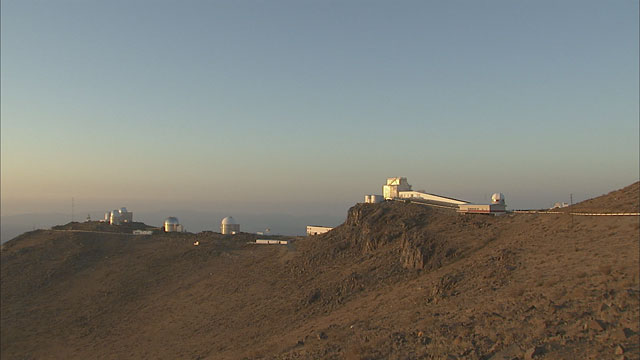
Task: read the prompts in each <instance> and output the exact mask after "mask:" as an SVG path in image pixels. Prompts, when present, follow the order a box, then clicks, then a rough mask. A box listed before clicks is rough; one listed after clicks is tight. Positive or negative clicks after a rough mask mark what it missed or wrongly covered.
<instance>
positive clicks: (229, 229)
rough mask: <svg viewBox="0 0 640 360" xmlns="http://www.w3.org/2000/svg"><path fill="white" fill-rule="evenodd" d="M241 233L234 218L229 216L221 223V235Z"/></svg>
mask: <svg viewBox="0 0 640 360" xmlns="http://www.w3.org/2000/svg"><path fill="white" fill-rule="evenodd" d="M239 232H240V224H238V223H237V222H236V221H235V220H234V218H233V217H232V216H227V217H226V218H224V219H222V221H221V222H220V233H222V234H224V235H234V234H237V233H239Z"/></svg>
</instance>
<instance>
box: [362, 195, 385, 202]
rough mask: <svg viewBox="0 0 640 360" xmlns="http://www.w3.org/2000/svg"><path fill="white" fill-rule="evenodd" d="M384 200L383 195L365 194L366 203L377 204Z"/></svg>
mask: <svg viewBox="0 0 640 360" xmlns="http://www.w3.org/2000/svg"><path fill="white" fill-rule="evenodd" d="M383 201H384V197H382V195H365V196H364V203H365V204H377V203H381V202H383Z"/></svg>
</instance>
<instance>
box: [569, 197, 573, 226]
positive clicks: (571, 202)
mask: <svg viewBox="0 0 640 360" xmlns="http://www.w3.org/2000/svg"><path fill="white" fill-rule="evenodd" d="M569 203H570V204H571V207H573V194H569ZM570 211H573V209H571V210H570ZM571 228H572V229H573V214H571Z"/></svg>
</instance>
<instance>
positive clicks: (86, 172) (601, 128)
mask: <svg viewBox="0 0 640 360" xmlns="http://www.w3.org/2000/svg"><path fill="white" fill-rule="evenodd" d="M1 6H2V8H1V10H2V23H1V26H2V28H1V30H2V32H1V36H2V39H1V40H2V45H1V46H2V49H1V50H2V53H1V56H2V63H1V66H2V67H1V70H2V76H1V90H2V98H1V102H2V103H1V105H2V108H1V117H2V119H1V120H2V133H1V137H2V144H1V146H2V147H1V150H2V154H1V156H2V163H1V166H2V174H1V175H2V214H3V215H10V214H19V213H33V212H49V211H68V207H69V202H70V198H71V197H72V196H74V197H75V198H76V199H77V200H76V201H77V202H78V204H79V205H78V206H81V208H80V209H79V210H78V211H79V212H80V211H82V210H84V211H85V212H86V211H89V210H95V209H102V208H104V209H105V210H108V209H111V208H114V207H119V206H128V207H129V208H130V209H132V210H134V211H136V210H145V211H152V210H154V209H161V208H162V209H172V208H176V209H177V208H180V209H194V210H205V211H206V210H217V211H220V210H226V209H228V210H229V211H230V212H233V211H250V210H255V211H275V210H277V211H279V212H283V213H290V214H299V213H330V212H344V211H346V209H347V208H348V207H349V206H350V205H352V204H353V203H355V202H357V201H362V197H363V195H364V194H368V193H381V185H382V184H383V183H384V180H385V178H386V177H390V176H406V177H408V178H409V182H410V183H412V184H413V185H414V188H416V189H424V190H427V191H429V192H433V193H438V194H443V195H448V196H453V197H457V198H462V199H466V200H470V201H483V200H484V199H486V196H487V195H490V194H491V193H492V192H495V191H501V192H503V193H505V194H506V197H507V203H508V205H509V206H510V207H512V208H525V207H544V206H549V205H551V204H552V203H553V202H556V201H568V198H569V193H574V194H575V195H574V197H575V199H577V200H583V199H585V198H587V197H591V196H596V195H600V194H602V193H605V192H608V191H610V190H613V189H616V188H619V187H622V186H625V185H628V184H630V183H632V182H634V181H637V180H638V176H639V164H638V163H639V141H638V138H639V114H638V107H639V104H638V98H639V93H638V87H639V85H638V78H639V74H638V41H639V40H638V1H635V0H634V1H631V0H620V1H601V0H597V1H511V0H509V1H506V0H505V1H480V2H479V1H299V0H296V1H237V0H233V1H135V0H133V1H131V0H127V1H117V0H116V1H80V0H74V1H70V0H69V1H65V0H60V1H29V0H19V1H17V0H3V1H2V5H1Z"/></svg>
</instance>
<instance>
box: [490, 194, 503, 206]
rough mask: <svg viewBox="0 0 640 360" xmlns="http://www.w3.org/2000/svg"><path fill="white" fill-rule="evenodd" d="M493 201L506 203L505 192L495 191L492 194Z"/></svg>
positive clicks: (494, 202)
mask: <svg viewBox="0 0 640 360" xmlns="http://www.w3.org/2000/svg"><path fill="white" fill-rule="evenodd" d="M491 202H492V203H493V204H504V194H503V193H495V194H493V195H491Z"/></svg>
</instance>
